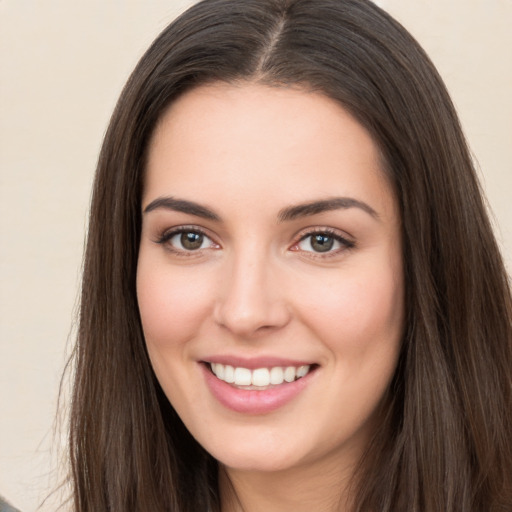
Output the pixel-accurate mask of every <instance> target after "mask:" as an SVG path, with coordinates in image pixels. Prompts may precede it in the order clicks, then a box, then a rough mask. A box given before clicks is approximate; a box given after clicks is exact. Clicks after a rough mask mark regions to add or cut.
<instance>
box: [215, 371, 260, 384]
mask: <svg viewBox="0 0 512 512" xmlns="http://www.w3.org/2000/svg"><path fill="white" fill-rule="evenodd" d="M219 379H220V377H219ZM251 383H252V375H251V370H249V369H248V368H235V385H236V386H250V385H251Z"/></svg>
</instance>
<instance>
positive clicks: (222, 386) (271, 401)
mask: <svg viewBox="0 0 512 512" xmlns="http://www.w3.org/2000/svg"><path fill="white" fill-rule="evenodd" d="M212 362H216V361H212ZM225 364H228V363H225ZM239 366H243V365H241V364H240V365H239ZM269 366H295V363H294V364H293V365H284V364H283V365H281V364H277V365H275V364H272V365H268V364H263V365H260V366H252V365H251V366H250V368H265V367H267V368H268V367H269ZM298 366H300V365H298ZM201 367H202V371H203V375H204V378H205V380H206V384H207V386H208V388H209V389H210V392H211V393H212V395H213V396H214V397H215V398H216V399H217V400H218V401H219V402H220V403H221V404H222V405H223V406H224V407H226V408H228V409H231V410H232V411H235V412H239V413H243V414H267V413H270V412H272V411H275V410H276V409H279V408H280V407H283V406H284V405H285V404H287V403H288V402H290V401H292V400H293V399H294V398H295V397H296V396H297V395H298V394H299V393H300V392H301V391H302V390H304V388H305V387H306V386H307V385H308V384H309V382H310V380H311V377H312V376H313V375H314V374H315V373H316V372H315V371H313V372H310V373H308V374H307V375H306V376H305V377H302V378H301V379H297V380H296V381H294V382H285V383H283V384H280V385H279V386H275V387H272V388H268V389H266V390H262V391H259V390H246V389H238V388H236V387H234V386H232V385H230V384H228V383H227V382H224V381H222V380H220V379H218V378H217V377H216V376H215V375H214V374H213V373H212V372H211V371H210V368H209V365H207V364H201ZM244 367H245V368H247V366H244Z"/></svg>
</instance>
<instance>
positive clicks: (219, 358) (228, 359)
mask: <svg viewBox="0 0 512 512" xmlns="http://www.w3.org/2000/svg"><path fill="white" fill-rule="evenodd" d="M202 362H205V363H217V364H218V363H220V364H223V365H230V366H233V367H235V368H238V367H240V368H248V369H249V370H255V369H257V368H273V367H275V366H282V367H287V366H296V367H298V366H306V365H312V364H314V363H313V362H312V361H307V360H298V359H289V358H283V357H277V356H259V357H250V358H248V357H240V356H235V355H213V356H210V357H205V358H204V359H203V360H202Z"/></svg>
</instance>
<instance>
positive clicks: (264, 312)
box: [215, 265, 290, 338]
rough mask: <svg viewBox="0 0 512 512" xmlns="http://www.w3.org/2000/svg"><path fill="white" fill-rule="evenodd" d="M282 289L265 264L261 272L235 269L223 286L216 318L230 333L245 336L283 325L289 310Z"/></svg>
mask: <svg viewBox="0 0 512 512" xmlns="http://www.w3.org/2000/svg"><path fill="white" fill-rule="evenodd" d="M282 292H283V290H282V288H280V286H279V283H278V282H277V280H276V279H272V275H271V272H270V270H269V268H268V266H267V265H263V266H262V270H261V271H257V270H256V269H255V268H254V267H252V268H251V269H249V268H247V267H246V269H245V270H244V269H241V268H238V269H236V270H234V271H233V272H231V275H230V276H229V278H228V279H226V280H225V282H224V283H223V286H222V291H221V293H220V297H219V300H218V301H217V304H216V307H215V320H216V322H217V324H218V325H219V326H221V327H222V328H224V329H227V330H229V331H230V332H231V333H232V334H234V335H237V336H240V337H244V338H248V337H252V336H256V335H259V334H261V333H263V332H268V331H272V330H277V329H280V328H282V327H284V326H285V325H286V324H287V323H288V321H289V320H290V311H289V308H288V305H287V303H286V301H285V298H284V294H283V293H282Z"/></svg>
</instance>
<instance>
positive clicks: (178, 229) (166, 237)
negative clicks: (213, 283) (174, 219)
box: [154, 224, 220, 257]
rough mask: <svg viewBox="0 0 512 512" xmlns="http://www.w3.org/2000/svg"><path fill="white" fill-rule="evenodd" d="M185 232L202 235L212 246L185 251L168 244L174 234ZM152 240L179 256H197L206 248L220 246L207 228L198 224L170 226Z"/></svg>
mask: <svg viewBox="0 0 512 512" xmlns="http://www.w3.org/2000/svg"><path fill="white" fill-rule="evenodd" d="M187 232H190V233H198V234H200V235H202V236H204V237H205V238H207V239H208V240H210V242H211V243H212V247H208V248H203V249H197V250H193V251H187V250H182V249H178V248H176V247H173V246H172V245H170V244H168V242H169V241H170V240H171V239H172V238H173V237H174V236H176V235H178V234H180V233H187ZM154 242H155V243H157V244H161V245H166V249H167V250H169V251H171V252H173V253H174V254H177V255H179V256H186V257H190V256H198V255H199V254H201V253H202V252H203V251H205V250H207V249H217V248H220V244H219V243H218V242H217V241H216V240H215V238H214V237H213V236H212V235H211V234H210V233H209V232H208V231H207V230H205V229H204V228H202V227H200V226H196V225H194V224H190V225H181V226H174V227H172V228H167V229H164V230H163V231H162V232H161V233H160V234H159V235H158V236H157V238H156V240H154Z"/></svg>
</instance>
